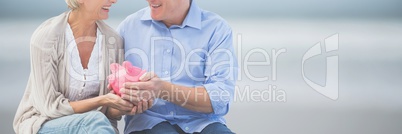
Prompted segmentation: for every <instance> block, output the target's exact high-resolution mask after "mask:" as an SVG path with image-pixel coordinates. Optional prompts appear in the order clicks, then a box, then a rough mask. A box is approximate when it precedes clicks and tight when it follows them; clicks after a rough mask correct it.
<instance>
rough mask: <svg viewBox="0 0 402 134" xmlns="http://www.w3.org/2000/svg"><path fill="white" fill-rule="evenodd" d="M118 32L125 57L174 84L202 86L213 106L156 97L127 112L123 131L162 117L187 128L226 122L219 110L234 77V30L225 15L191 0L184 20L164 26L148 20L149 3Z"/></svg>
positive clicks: (145, 126)
mask: <svg viewBox="0 0 402 134" xmlns="http://www.w3.org/2000/svg"><path fill="white" fill-rule="evenodd" d="M118 32H119V33H120V35H121V36H122V37H123V39H124V44H125V57H126V60H128V61H130V62H131V63H132V64H133V65H135V66H138V67H140V68H142V69H145V70H147V71H154V72H155V73H156V74H157V75H158V76H159V77H160V78H161V79H163V80H165V81H169V82H171V83H173V84H178V85H183V86H187V87H199V86H204V87H205V89H206V90H207V92H208V95H209V98H210V100H211V104H212V108H213V113H209V114H205V113H199V112H195V111H192V110H189V109H186V108H184V107H181V106H179V105H176V104H173V103H171V102H168V101H165V100H162V99H156V100H155V102H154V106H153V107H152V108H151V109H149V110H147V111H145V112H144V113H142V114H138V115H134V116H126V118H125V121H126V126H125V131H124V132H125V133H130V132H132V131H141V130H144V129H151V128H152V127H153V126H155V125H156V124H158V123H160V122H163V121H168V122H169V123H171V124H177V125H178V126H179V127H181V128H182V129H183V130H184V131H185V132H186V133H194V132H201V131H202V129H204V128H205V127H206V126H207V125H209V124H211V123H214V122H220V123H223V124H225V120H224V119H223V116H224V115H225V114H227V112H228V110H229V105H230V102H231V101H232V99H233V97H234V88H235V81H236V79H237V59H236V57H235V54H234V50H233V43H232V42H233V41H232V40H233V38H232V30H231V28H230V27H229V25H228V24H227V22H226V21H224V20H223V19H222V18H221V17H220V16H218V15H216V14H214V13H211V12H208V11H204V10H202V9H200V8H199V7H198V6H197V5H196V4H195V2H194V1H192V2H191V6H190V10H189V12H188V14H187V16H186V18H185V20H184V21H183V24H182V25H173V26H171V27H169V28H168V27H166V25H164V24H163V23H162V22H160V21H155V20H152V18H151V15H150V9H149V8H144V9H142V10H140V11H138V12H136V13H134V14H132V15H130V16H128V17H127V18H126V19H125V20H124V21H123V22H122V23H121V24H120V26H119V28H118ZM178 95H185V96H186V94H180V93H179V94H178ZM200 99H201V98H200ZM201 100H203V99H201Z"/></svg>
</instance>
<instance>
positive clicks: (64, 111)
mask: <svg viewBox="0 0 402 134" xmlns="http://www.w3.org/2000/svg"><path fill="white" fill-rule="evenodd" d="M115 2H116V0H101V1H99V0H66V3H67V5H68V7H69V8H70V9H71V11H68V12H65V13H63V14H61V15H59V16H56V17H53V18H51V19H49V20H47V21H45V22H44V23H43V24H41V25H40V26H39V27H38V28H37V29H36V31H35V32H34V34H33V35H32V38H31V43H30V52H31V73H30V76H29V80H28V84H27V87H26V91H25V93H24V96H23V98H22V100H21V102H20V105H19V107H18V110H17V113H16V115H15V118H14V123H13V126H14V131H15V132H16V133H24V134H26V133H83V132H85V133H115V132H117V129H116V126H117V120H119V119H120V118H121V115H122V114H135V113H141V112H142V110H146V109H142V108H141V110H138V109H140V108H137V107H140V106H143V107H144V108H145V107H146V108H149V107H151V105H152V100H150V101H148V102H142V103H139V106H134V105H133V104H131V103H130V102H128V101H126V100H123V99H122V98H121V97H119V96H117V95H115V94H113V93H109V90H108V88H107V87H108V86H106V85H107V83H106V81H105V78H106V76H107V75H108V74H110V73H109V64H110V63H121V62H122V61H123V60H124V54H123V44H122V39H121V38H120V37H119V35H118V34H117V33H116V32H115V31H114V30H113V29H112V28H110V27H109V26H107V25H106V24H105V23H104V22H103V21H101V20H103V19H107V18H108V12H109V9H110V7H111V5H112V4H114V3H115ZM148 104H150V106H148Z"/></svg>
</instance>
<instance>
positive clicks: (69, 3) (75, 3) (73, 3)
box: [66, 0, 80, 10]
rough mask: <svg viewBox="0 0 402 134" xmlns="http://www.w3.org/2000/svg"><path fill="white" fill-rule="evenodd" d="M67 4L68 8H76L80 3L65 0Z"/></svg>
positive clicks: (74, 0)
mask: <svg viewBox="0 0 402 134" xmlns="http://www.w3.org/2000/svg"><path fill="white" fill-rule="evenodd" d="M66 3H67V6H68V8H70V9H73V10H74V9H77V8H78V7H79V6H80V5H79V4H78V1H77V0H66Z"/></svg>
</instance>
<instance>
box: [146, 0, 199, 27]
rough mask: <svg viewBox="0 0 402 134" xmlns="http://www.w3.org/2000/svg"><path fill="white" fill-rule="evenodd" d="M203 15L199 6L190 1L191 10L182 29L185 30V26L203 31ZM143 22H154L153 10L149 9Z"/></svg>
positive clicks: (192, 0)
mask: <svg viewBox="0 0 402 134" xmlns="http://www.w3.org/2000/svg"><path fill="white" fill-rule="evenodd" d="M201 14H202V11H201V9H200V8H199V7H198V6H197V4H196V3H195V1H194V0H191V1H190V9H189V11H188V13H187V16H186V18H185V19H184V21H183V24H182V26H180V28H184V27H185V26H189V27H193V28H196V29H199V30H201ZM141 20H143V21H149V20H152V17H151V9H149V8H148V9H147V10H146V11H145V13H144V15H142V17H141Z"/></svg>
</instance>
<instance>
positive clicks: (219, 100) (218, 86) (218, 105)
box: [204, 25, 238, 115]
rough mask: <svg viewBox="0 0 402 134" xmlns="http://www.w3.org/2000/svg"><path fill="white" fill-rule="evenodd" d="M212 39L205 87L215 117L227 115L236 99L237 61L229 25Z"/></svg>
mask: <svg viewBox="0 0 402 134" xmlns="http://www.w3.org/2000/svg"><path fill="white" fill-rule="evenodd" d="M217 31H222V32H217V33H216V34H214V35H215V36H214V37H212V38H211V42H210V44H211V45H210V48H209V52H208V53H209V54H208V58H207V60H206V63H207V64H206V66H205V73H204V75H205V77H206V80H205V83H204V87H205V89H206V91H207V92H208V95H209V98H210V101H211V105H212V108H213V111H214V112H213V114H214V115H225V114H227V112H228V110H229V105H230V103H231V101H232V100H233V97H234V90H235V81H236V79H237V71H238V70H237V67H238V65H237V64H238V63H237V59H236V56H235V53H234V49H233V43H232V42H233V41H232V39H233V37H232V31H231V29H230V28H229V27H228V26H227V25H223V26H222V27H220V28H217Z"/></svg>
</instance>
